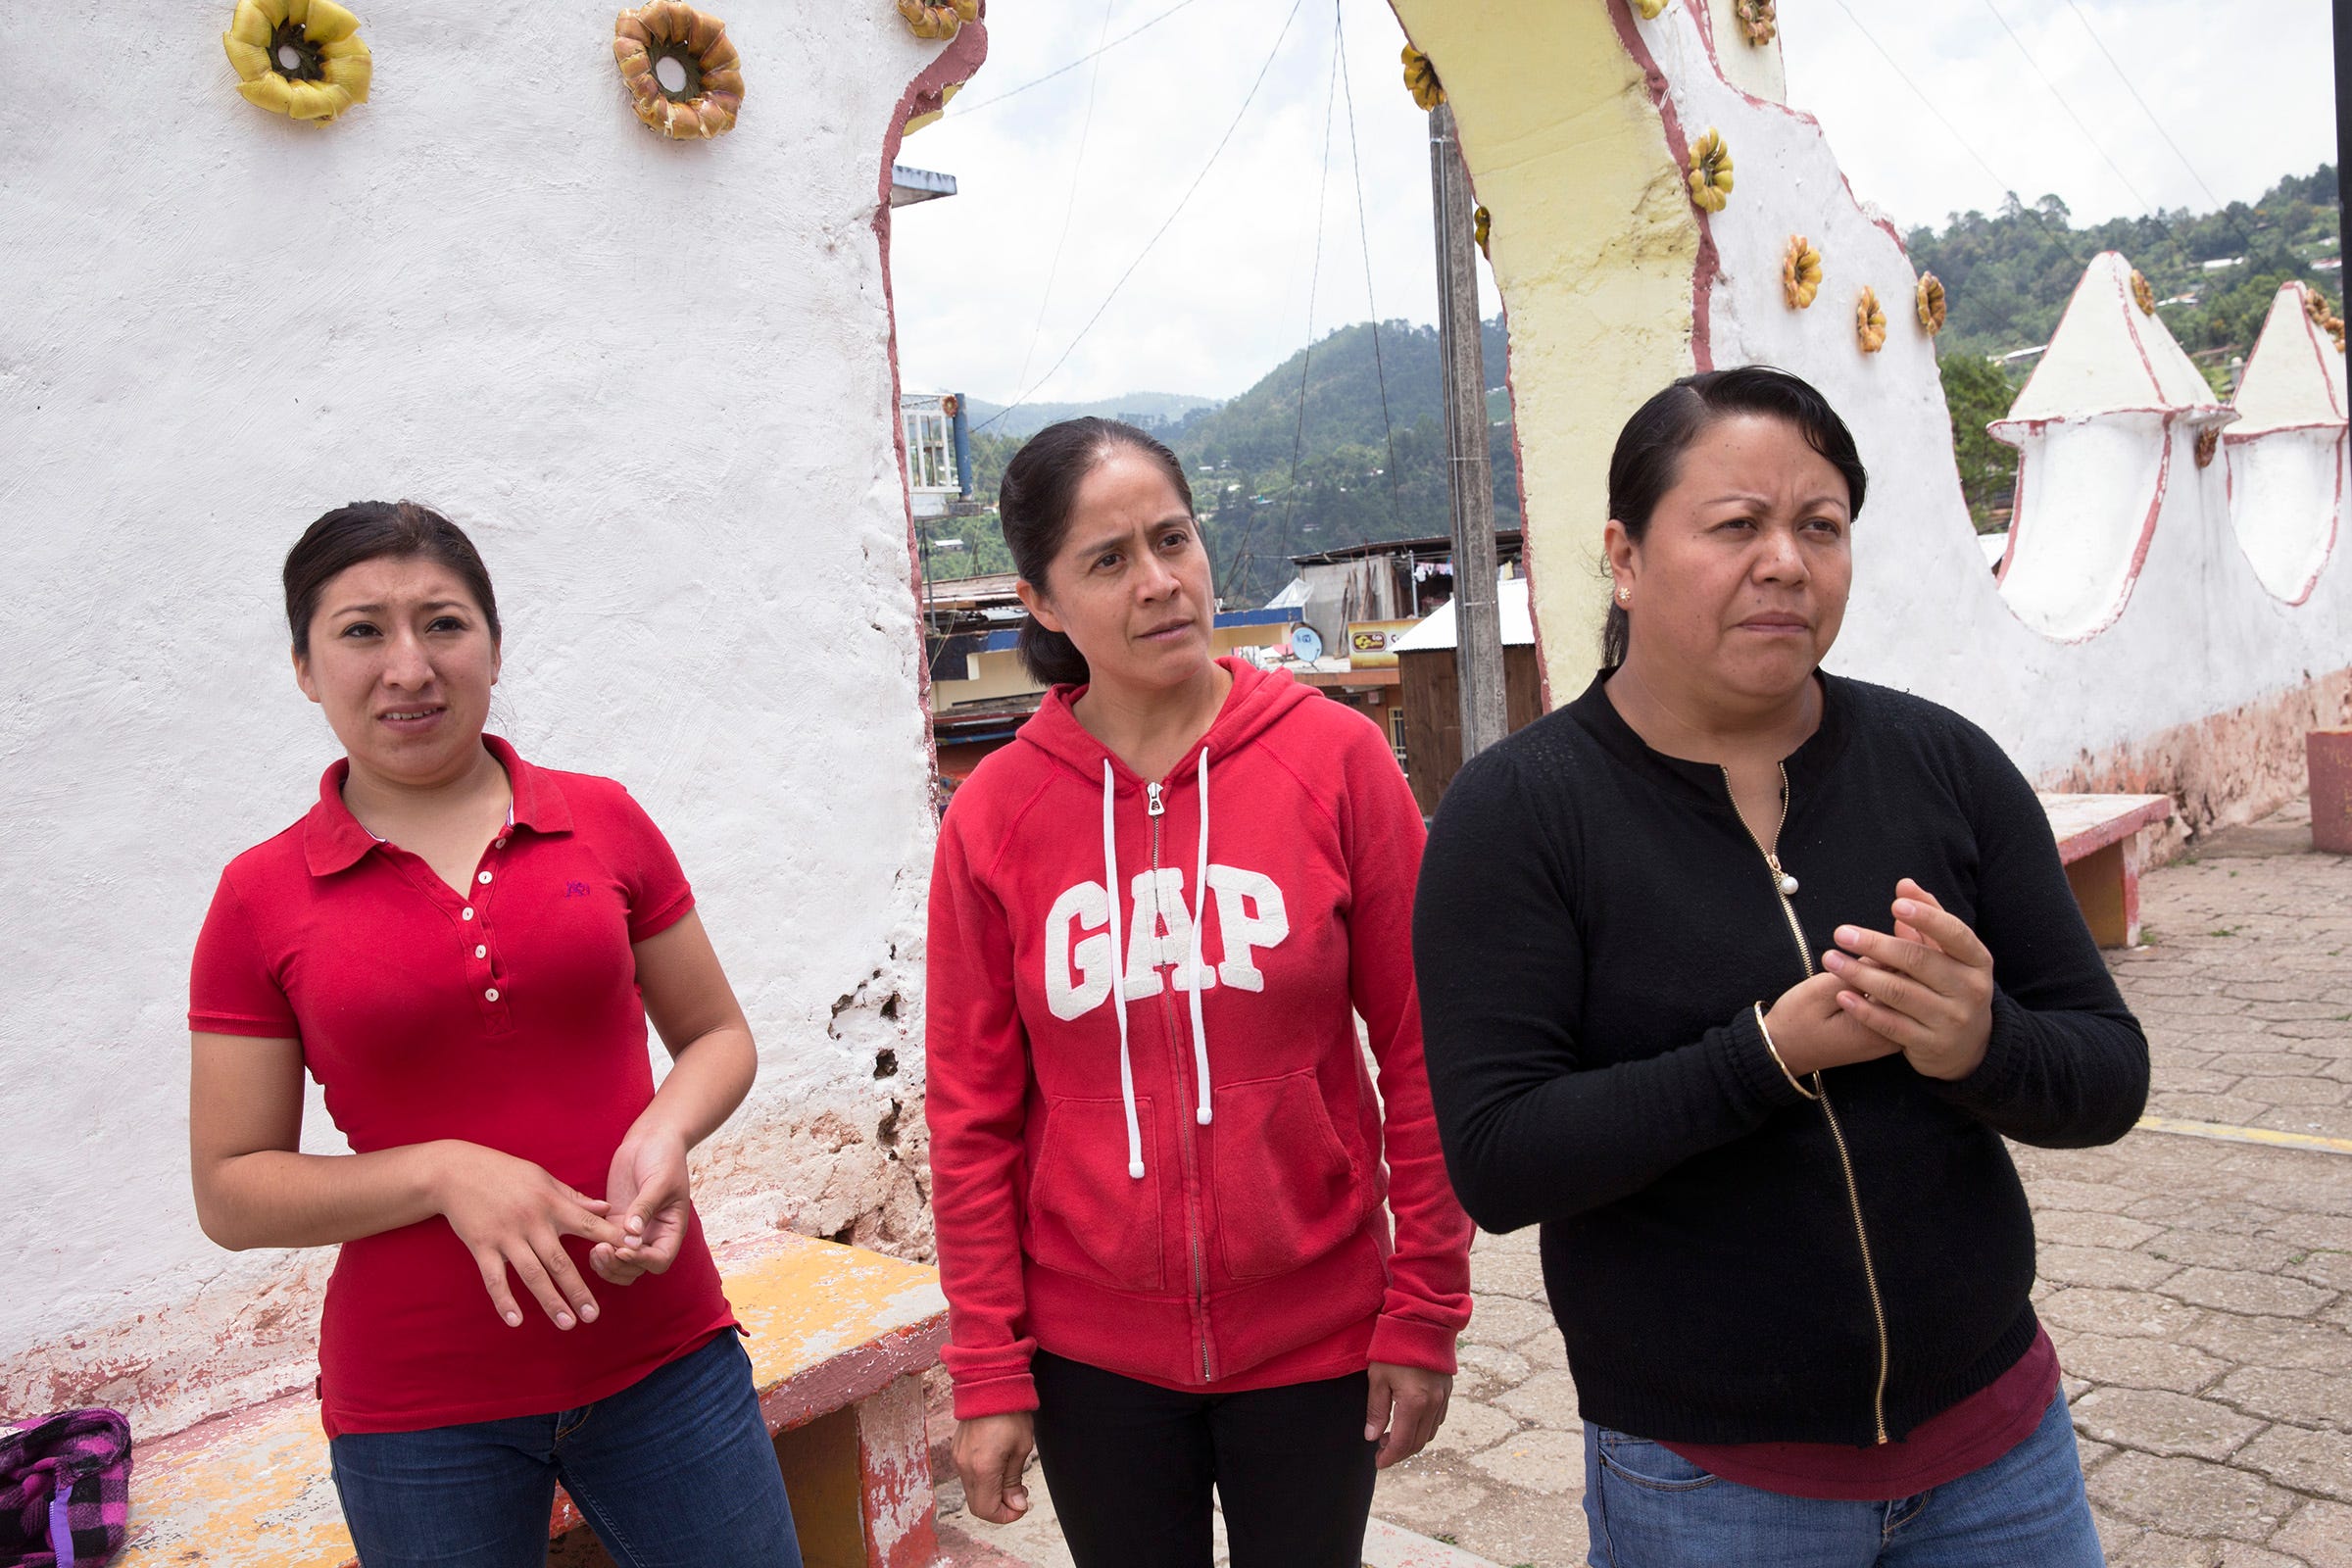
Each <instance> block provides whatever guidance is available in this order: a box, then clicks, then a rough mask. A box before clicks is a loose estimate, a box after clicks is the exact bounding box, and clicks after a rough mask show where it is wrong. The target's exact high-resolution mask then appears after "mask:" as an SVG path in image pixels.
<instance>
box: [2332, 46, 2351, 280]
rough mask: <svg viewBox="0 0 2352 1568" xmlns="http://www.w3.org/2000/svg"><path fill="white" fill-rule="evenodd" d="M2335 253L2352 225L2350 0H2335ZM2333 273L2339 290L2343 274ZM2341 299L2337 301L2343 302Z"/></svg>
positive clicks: (2341, 253) (2338, 250) (2341, 249)
mask: <svg viewBox="0 0 2352 1568" xmlns="http://www.w3.org/2000/svg"><path fill="white" fill-rule="evenodd" d="M2334 25H2335V254H2336V255H2338V256H2341V255H2343V254H2344V239H2345V237H2346V236H2345V230H2346V229H2347V228H2348V227H2352V224H2347V223H2346V222H2345V221H2344V180H2345V177H2346V176H2345V172H2344V163H2345V160H2346V159H2347V158H2352V103H2348V102H2346V101H2345V98H2344V88H2345V86H2346V85H2347V84H2352V0H2335V5H2334ZM2335 275H2336V287H2337V289H2338V291H2339V292H2340V291H2341V289H2342V287H2343V276H2344V274H2343V273H2341V272H2338V273H2336V274H2335ZM2343 303H2344V302H2343V301H2342V300H2341V299H2338V300H2337V301H2336V304H2337V305H2339V306H2340V305H2342V304H2343Z"/></svg>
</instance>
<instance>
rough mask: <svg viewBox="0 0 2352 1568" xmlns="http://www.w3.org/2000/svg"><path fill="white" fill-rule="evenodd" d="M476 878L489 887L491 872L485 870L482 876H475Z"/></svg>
mask: <svg viewBox="0 0 2352 1568" xmlns="http://www.w3.org/2000/svg"><path fill="white" fill-rule="evenodd" d="M474 880H475V881H477V882H479V883H481V884H482V885H483V886H484V887H487V886H489V885H490V873H489V872H487V871H484V872H483V873H482V874H481V875H480V876H478V877H476V878H474Z"/></svg>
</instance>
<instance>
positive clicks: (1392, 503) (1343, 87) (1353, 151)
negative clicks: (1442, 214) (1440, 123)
mask: <svg viewBox="0 0 2352 1568" xmlns="http://www.w3.org/2000/svg"><path fill="white" fill-rule="evenodd" d="M1339 9H1340V25H1339V33H1340V58H1341V62H1342V63H1341V67H1340V91H1341V92H1342V93H1343V94H1345V95H1346V97H1347V100H1348V170H1349V172H1351V173H1352V174H1353V175H1354V179H1355V238H1356V243H1357V244H1358V245H1359V246H1361V247H1362V249H1363V253H1364V309H1365V310H1366V311H1367V312H1369V313H1370V314H1371V317H1372V373H1373V374H1374V375H1375V376H1376V377H1378V378H1379V381H1380V428H1381V432H1382V433H1383V434H1384V435H1385V436H1387V438H1388V444H1389V468H1388V479H1389V511H1390V514H1391V515H1393V516H1394V517H1395V518H1396V519H1397V521H1399V522H1401V521H1402V520H1403V518H1404V498H1403V496H1402V495H1401V494H1400V493H1399V492H1398V491H1397V423H1396V421H1395V420H1394V419H1392V418H1391V417H1389V370H1388V367H1387V366H1386V365H1384V364H1382V363H1381V358H1380V306H1379V304H1378V303H1377V302H1376V301H1375V300H1374V299H1373V298H1372V234H1371V230H1370V228H1369V226H1368V225H1367V224H1366V223H1365V221H1364V163H1363V156H1362V153H1361V151H1360V149H1359V148H1358V147H1357V145H1356V139H1355V88H1354V86H1353V85H1352V84H1351V83H1350V82H1349V80H1348V68H1347V65H1346V61H1347V56H1348V25H1347V12H1348V8H1347V5H1346V0H1342V3H1341V5H1340V8H1339ZM1356 537H1357V539H1358V540H1359V541H1360V540H1361V539H1362V538H1363V529H1362V528H1361V527H1360V526H1359V527H1358V528H1357V529H1356Z"/></svg>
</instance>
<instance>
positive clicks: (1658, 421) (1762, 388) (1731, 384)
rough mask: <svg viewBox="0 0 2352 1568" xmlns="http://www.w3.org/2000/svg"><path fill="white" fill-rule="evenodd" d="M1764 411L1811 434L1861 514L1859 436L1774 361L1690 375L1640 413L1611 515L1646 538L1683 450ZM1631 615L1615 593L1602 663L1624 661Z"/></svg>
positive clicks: (1618, 462) (1620, 440) (1627, 438)
mask: <svg viewBox="0 0 2352 1568" xmlns="http://www.w3.org/2000/svg"><path fill="white" fill-rule="evenodd" d="M1740 414H1761V415H1765V416H1767V417H1771V418H1776V419H1784V420H1786V421H1788V422H1789V423H1790V424H1793V425H1795V426H1796V427H1797V429H1799V430H1800V431H1802V432H1804V437H1805V442H1806V444H1807V445H1809V446H1811V447H1812V449H1813V450H1814V451H1816V452H1818V453H1820V454H1821V455H1822V456H1823V457H1824V458H1826V459H1828V460H1829V464H1830V466H1832V467H1834V468H1836V469H1837V470H1838V472H1839V473H1840V474H1843V475H1844V476H1845V490H1846V499H1847V514H1848V515H1849V516H1855V517H1858V516H1860V515H1862V494H1863V491H1864V490H1865V489H1866V488H1867V487H1868V483H1869V475H1868V474H1867V473H1866V472H1865V471H1864V470H1863V467H1862V455H1861V453H1860V452H1859V451H1857V450H1856V449H1855V446H1854V435H1853V432H1852V431H1851V430H1848V429H1847V428H1846V427H1845V421H1844V420H1843V419H1840V418H1839V417H1838V411H1837V410H1836V409H1833V408H1831V407H1830V400H1829V399H1827V398H1825V397H1823V396H1822V395H1821V393H1820V392H1819V391H1818V390H1816V389H1815V387H1814V386H1813V384H1812V383H1811V382H1809V381H1806V380H1805V379H1803V378H1802V377H1800V376H1794V375H1790V374H1789V372H1788V371H1787V370H1779V369H1775V368H1772V367H1771V366H1769V365H1742V366H1739V367H1737V368H1733V369H1729V370H1706V371H1702V372H1701V373H1699V374H1697V375H1686V376H1684V377H1683V378H1682V379H1681V380H1679V381H1676V382H1675V383H1674V384H1673V385H1672V386H1669V387H1667V388H1666V389H1665V390H1664V391H1662V392H1660V393H1658V394H1657V395H1656V396H1655V397H1653V398H1651V399H1650V400H1649V401H1648V402H1647V403H1644V404H1642V407H1640V408H1639V409H1636V410H1635V411H1634V417H1632V418H1630V419H1628V420H1626V421H1625V428H1624V429H1623V430H1621V431H1619V432H1618V434H1617V450H1616V451H1615V452H1613V453H1611V454H1610V455H1609V515H1610V516H1611V517H1614V518H1615V519H1616V520H1617V521H1618V522H1619V523H1621V524H1623V525H1624V528H1625V531H1626V535H1627V537H1629V538H1631V539H1633V540H1634V541H1635V542H1636V543H1639V542H1640V541H1641V539H1642V535H1643V534H1645V533H1647V532H1648V531H1649V517H1650V514H1651V513H1653V512H1655V511H1657V508H1658V502H1659V500H1660V499H1661V498H1662V497H1664V496H1665V494H1666V492H1667V491H1669V490H1671V489H1673V488H1674V486H1675V481H1676V480H1677V479H1679V478H1680V477H1681V476H1682V466H1683V462H1682V460H1683V454H1684V453H1685V452H1688V451H1689V450H1690V449H1691V443H1692V442H1694V441H1696V440H1697V439H1698V438H1699V436H1700V435H1701V434H1703V433H1704V432H1705V431H1706V429H1707V428H1708V426H1710V425H1712V424H1714V423H1715V422H1716V421H1717V420H1718V419H1724V418H1729V417H1732V416H1734V415H1740ZM1632 626H1633V621H1632V617H1630V616H1629V615H1627V614H1626V613H1625V610H1624V607H1622V606H1620V605H1619V604H1618V603H1617V602H1616V601H1615V600H1614V599H1612V600H1611V601H1610V602H1609V616H1608V620H1607V623H1606V624H1604V625H1603V626H1602V627H1601V632H1600V662H1601V664H1602V666H1603V667H1604V668H1610V669H1614V668H1615V667H1616V666H1617V665H1619V664H1622V663H1624V662H1625V650H1626V643H1627V640H1628V638H1629V636H1630V634H1631V631H1632Z"/></svg>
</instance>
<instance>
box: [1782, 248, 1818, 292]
mask: <svg viewBox="0 0 2352 1568" xmlns="http://www.w3.org/2000/svg"><path fill="white" fill-rule="evenodd" d="M1820 292H1821V252H1819V251H1817V250H1815V249H1814V248H1813V242H1812V241H1811V240H1809V239H1807V238H1805V236H1804V235H1802V234H1791V235H1789V252H1788V254H1787V255H1785V256H1783V257H1782V258H1781V298H1782V299H1784V300H1787V301H1788V302H1789V309H1790V310H1792V311H1801V310H1803V309H1805V308H1806V307H1807V306H1809V305H1811V304H1812V303H1813V300H1814V296H1816V295H1818V294H1819V293H1820Z"/></svg>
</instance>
